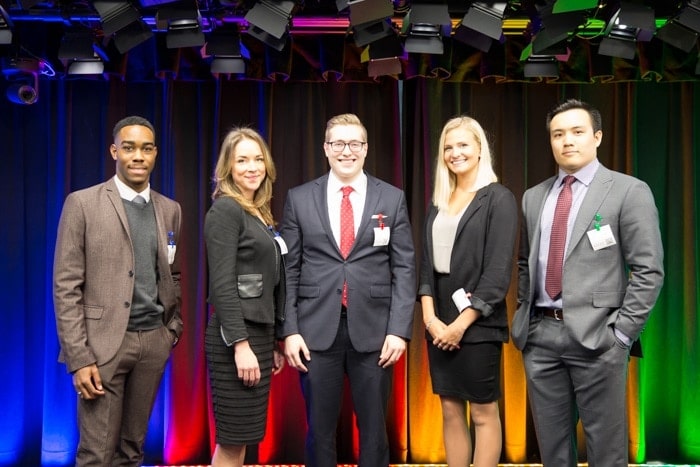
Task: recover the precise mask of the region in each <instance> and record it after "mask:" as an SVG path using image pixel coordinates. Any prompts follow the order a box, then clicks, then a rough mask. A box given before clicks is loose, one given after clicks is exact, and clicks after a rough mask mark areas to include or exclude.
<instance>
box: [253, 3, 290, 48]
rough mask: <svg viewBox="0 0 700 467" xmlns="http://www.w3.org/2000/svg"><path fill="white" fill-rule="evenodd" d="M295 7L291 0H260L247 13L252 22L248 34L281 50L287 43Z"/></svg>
mask: <svg viewBox="0 0 700 467" xmlns="http://www.w3.org/2000/svg"><path fill="white" fill-rule="evenodd" d="M293 9H294V2H293V1H290V0H259V1H258V3H256V4H255V5H254V6H253V8H251V9H250V10H249V11H248V13H247V14H246V15H245V20H246V21H247V22H248V23H249V24H250V27H249V28H248V31H247V32H248V35H250V36H253V37H255V38H256V39H258V40H259V41H261V42H263V43H265V44H266V45H268V46H270V47H272V48H273V49H276V50H278V51H281V50H282V49H284V46H285V45H286V44H287V36H288V35H289V21H290V20H291V18H292V10H293Z"/></svg>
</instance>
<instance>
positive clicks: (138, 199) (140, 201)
mask: <svg viewBox="0 0 700 467" xmlns="http://www.w3.org/2000/svg"><path fill="white" fill-rule="evenodd" d="M131 201H133V202H134V203H136V204H146V198H144V197H143V196H141V195H136V197H135V198H134V199H132V200H131Z"/></svg>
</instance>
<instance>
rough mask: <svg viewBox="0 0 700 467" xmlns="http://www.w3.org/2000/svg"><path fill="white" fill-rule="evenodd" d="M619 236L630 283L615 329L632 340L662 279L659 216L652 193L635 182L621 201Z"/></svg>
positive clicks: (647, 314) (638, 331)
mask: <svg viewBox="0 0 700 467" xmlns="http://www.w3.org/2000/svg"><path fill="white" fill-rule="evenodd" d="M620 235H621V239H622V242H621V243H622V244H621V249H622V252H623V255H624V257H625V262H626V263H627V267H628V268H629V281H628V283H627V289H626V291H625V298H624V300H623V303H622V307H621V308H620V312H619V314H618V316H617V321H616V322H615V328H616V329H619V330H620V331H622V332H623V333H624V334H625V335H626V336H628V337H630V338H631V339H632V340H635V339H637V338H638V337H639V334H640V333H641V332H642V329H643V328H644V325H645V324H646V321H647V319H648V318H649V314H650V313H651V310H652V308H653V307H654V304H655V303H656V299H657V298H658V296H659V292H660V290H661V287H662V285H663V279H664V270H663V257H664V251H663V244H662V242H661V232H660V230H659V215H658V212H657V209H656V204H655V203H654V197H653V195H652V193H651V190H650V189H649V186H648V185H647V184H646V183H644V182H642V181H637V183H635V184H634V185H633V186H632V187H631V189H630V190H629V191H628V192H627V194H626V196H625V198H624V200H623V204H622V206H621V209H620Z"/></svg>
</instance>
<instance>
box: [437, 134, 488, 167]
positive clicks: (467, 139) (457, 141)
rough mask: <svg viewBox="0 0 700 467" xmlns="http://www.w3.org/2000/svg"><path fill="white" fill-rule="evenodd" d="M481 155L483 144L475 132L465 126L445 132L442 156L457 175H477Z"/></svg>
mask: <svg viewBox="0 0 700 467" xmlns="http://www.w3.org/2000/svg"><path fill="white" fill-rule="evenodd" d="M480 155H481V145H480V144H479V142H478V141H477V140H476V137H475V136H474V133H472V132H471V131H469V130H468V129H467V128H465V127H464V126H459V127H457V128H454V129H452V130H449V131H448V132H447V133H446V134H445V145H444V146H443V156H442V157H443V158H444V161H445V165H446V166H447V168H448V169H449V171H450V172H452V173H453V174H455V175H456V176H457V177H463V176H467V175H472V176H473V177H476V173H477V171H478V169H479V157H480Z"/></svg>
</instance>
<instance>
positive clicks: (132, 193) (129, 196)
mask: <svg viewBox="0 0 700 467" xmlns="http://www.w3.org/2000/svg"><path fill="white" fill-rule="evenodd" d="M114 183H115V184H116V185H117V190H118V191H119V196H121V197H122V198H123V199H125V200H127V201H133V200H134V198H136V196H137V195H141V197H142V198H143V199H145V200H146V202H147V203H148V202H149V201H150V200H151V184H150V183H149V184H148V186H147V187H146V188H145V189H144V190H143V191H142V192H141V193H138V192H137V191H136V190H134V189H133V188H131V187H130V186H128V185H127V184H126V183H124V182H122V181H121V180H119V177H117V176H116V175H115V176H114Z"/></svg>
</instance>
